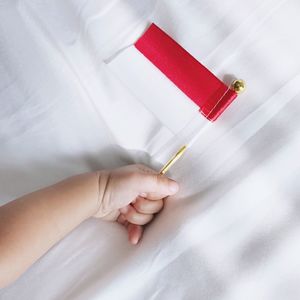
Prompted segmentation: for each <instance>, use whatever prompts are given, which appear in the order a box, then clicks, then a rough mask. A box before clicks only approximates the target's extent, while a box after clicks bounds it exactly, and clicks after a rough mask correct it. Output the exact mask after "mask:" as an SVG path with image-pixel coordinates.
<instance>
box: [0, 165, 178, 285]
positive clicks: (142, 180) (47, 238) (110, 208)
mask: <svg viewBox="0 0 300 300" xmlns="http://www.w3.org/2000/svg"><path fill="white" fill-rule="evenodd" d="M177 190H178V184H177V183H176V182H174V181H173V180H170V179H168V178H167V177H164V176H160V175H158V174H157V173H156V172H155V171H153V170H151V169H149V168H147V167H145V166H141V165H132V166H126V167H123V168H119V169H115V170H105V171H99V172H93V173H87V174H82V175H78V176H74V177H71V178H69V179H66V180H64V181H62V182H59V183H57V184H55V185H53V186H50V187H47V188H45V189H42V190H39V191H36V192H34V193H31V194H28V195H25V196H23V197H21V198H18V199H16V200H14V201H12V202H10V203H8V204H6V205H3V206H1V207H0V288H1V287H4V286H6V285H7V284H9V283H11V282H12V281H14V280H15V279H16V278H18V277H19V276H20V275H21V274H22V273H23V272H24V271H25V270H26V269H27V268H28V267H30V266H31V265H32V264H33V263H34V262H35V261H36V260H37V259H38V258H40V257H41V256H42V255H43V254H45V252H47V251H48V250H49V248H51V247H52V246H53V245H54V244H55V243H57V242H58V241H59V240H61V239H62V238H63V237H64V236H65V235H67V234H68V233H69V232H70V231H71V230H73V229H74V228H75V227H77V226H78V225H79V224H80V223H82V222H83V221H84V220H86V219H88V218H90V217H96V218H102V219H104V220H110V221H118V222H119V223H121V224H123V225H124V226H125V227H126V228H127V230H128V235H129V240H130V241H131V242H132V243H133V244H136V243H137V242H138V241H139V239H140V238H141V235H142V226H141V225H144V224H146V223H148V222H150V221H151V219H152V218H153V215H154V214H155V213H157V212H158V211H160V209H161V208H162V206H163V199H164V198H165V197H167V196H169V195H173V194H175V193H176V192H177Z"/></svg>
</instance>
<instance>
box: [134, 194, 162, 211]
mask: <svg viewBox="0 0 300 300" xmlns="http://www.w3.org/2000/svg"><path fill="white" fill-rule="evenodd" d="M163 206H164V202H163V200H162V198H158V199H157V200H148V199H145V198H142V197H138V198H137V199H136V201H135V202H134V203H133V207H134V208H135V209H136V211H137V212H138V213H141V214H156V213H158V212H159V211H160V210H161V209H162V208H163Z"/></svg>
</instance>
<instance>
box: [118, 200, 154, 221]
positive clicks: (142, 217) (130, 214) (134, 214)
mask: <svg viewBox="0 0 300 300" xmlns="http://www.w3.org/2000/svg"><path fill="white" fill-rule="evenodd" d="M120 212H121V213H122V215H123V216H124V218H125V219H126V220H127V221H128V222H129V223H131V224H136V225H145V224H147V223H149V222H150V221H151V220H152V219H153V214H143V213H140V212H138V211H137V210H136V209H135V208H134V207H133V206H131V205H128V206H126V207H124V208H122V209H121V210H120Z"/></svg>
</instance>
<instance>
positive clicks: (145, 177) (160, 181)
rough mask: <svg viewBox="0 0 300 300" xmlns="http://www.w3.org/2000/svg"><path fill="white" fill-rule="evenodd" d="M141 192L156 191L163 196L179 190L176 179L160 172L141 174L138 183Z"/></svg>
mask: <svg viewBox="0 0 300 300" xmlns="http://www.w3.org/2000/svg"><path fill="white" fill-rule="evenodd" d="M139 190H140V193H141V194H144V193H156V194H161V195H164V196H169V195H174V194H176V193H177V192H178V190H179V185H178V183H177V182H176V181H174V180H172V179H169V178H168V177H166V176H164V175H160V174H142V178H141V181H140V185H139Z"/></svg>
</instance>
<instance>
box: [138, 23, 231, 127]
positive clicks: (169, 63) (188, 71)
mask: <svg viewBox="0 0 300 300" xmlns="http://www.w3.org/2000/svg"><path fill="white" fill-rule="evenodd" d="M135 47H136V48H137V49H138V50H139V51H140V52H141V53H142V54H143V55H144V56H145V57H146V58H147V59H149V60H150V61H151V62H152V63H153V64H154V65H155V66H156V67H157V68H158V69H159V70H160V71H161V72H163V73H164V74H165V75H166V76H167V77H168V78H169V79H170V80H171V81H172V82H173V83H174V84H175V85H176V86H177V87H178V88H179V89H180V90H181V91H182V92H184V93H185V94H186V95H187V96H188V97H189V98H190V99H191V100H193V101H194V103H196V105H197V106H199V108H200V109H199V110H200V112H201V113H202V114H203V115H204V116H205V117H206V118H207V119H208V120H210V121H215V120H216V119H217V118H218V117H219V116H220V115H221V114H222V113H223V112H224V110H225V109H226V108H227V107H228V106H229V105H230V104H231V102H232V101H233V100H234V99H235V98H236V97H237V93H236V92H235V91H234V90H232V89H230V88H229V87H228V86H226V85H225V84H224V83H223V82H222V81H221V80H220V79H218V78H217V77H216V76H215V75H214V74H213V73H212V72H210V71H209V70H208V69H207V68H206V67H205V66H203V65H202V64H201V63H200V62H199V61H197V59H196V58H194V57H193V56H192V55H191V54H190V53H189V52H187V51H186V50H185V49H184V48H183V47H181V46H180V45H179V44H178V43H177V42H176V41H174V40H173V39H172V38H171V37H170V36H169V35H168V34H167V33H165V32H164V31H163V30H162V29H160V28H159V27H158V26H157V25H155V24H154V23H153V24H151V26H150V27H149V28H148V29H147V31H146V32H145V33H144V34H143V35H142V37H141V38H140V39H139V40H138V41H137V42H136V43H135Z"/></svg>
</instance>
